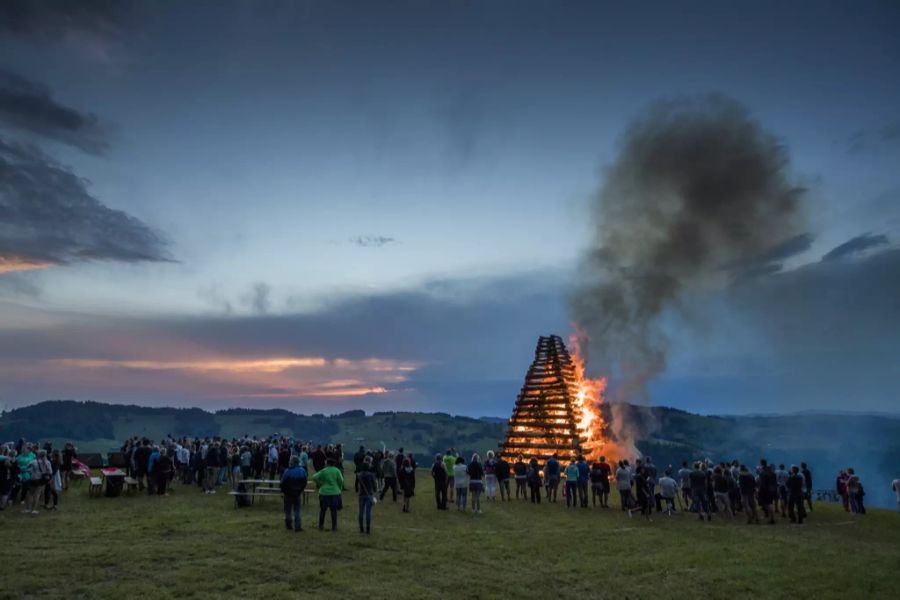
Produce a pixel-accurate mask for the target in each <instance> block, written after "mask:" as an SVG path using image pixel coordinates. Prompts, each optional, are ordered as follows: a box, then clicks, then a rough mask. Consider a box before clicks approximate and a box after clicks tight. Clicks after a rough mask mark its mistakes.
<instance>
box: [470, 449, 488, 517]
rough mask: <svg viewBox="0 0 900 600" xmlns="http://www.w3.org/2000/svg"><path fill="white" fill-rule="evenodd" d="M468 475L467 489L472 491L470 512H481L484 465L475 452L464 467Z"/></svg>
mask: <svg viewBox="0 0 900 600" xmlns="http://www.w3.org/2000/svg"><path fill="white" fill-rule="evenodd" d="M466 474H467V475H468V476H469V491H470V492H472V512H474V513H479V514H480V513H481V493H482V492H483V491H484V466H482V464H481V457H480V456H478V454H477V453H475V454H473V455H472V461H471V462H470V463H469V466H468V467H466Z"/></svg>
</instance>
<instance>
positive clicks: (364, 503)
mask: <svg viewBox="0 0 900 600" xmlns="http://www.w3.org/2000/svg"><path fill="white" fill-rule="evenodd" d="M372 463H373V458H372V457H371V456H366V457H365V458H363V463H362V465H361V466H360V470H359V471H358V472H357V474H356V480H357V482H358V483H359V485H358V486H357V487H358V490H359V514H358V515H357V517H356V519H357V521H359V532H360V533H363V532H365V533H372V507H373V506H374V505H375V492H376V491H377V490H378V482H377V481H376V480H375V471H374V469H373V467H372ZM445 489H446V488H445ZM364 519H365V529H363V520H364Z"/></svg>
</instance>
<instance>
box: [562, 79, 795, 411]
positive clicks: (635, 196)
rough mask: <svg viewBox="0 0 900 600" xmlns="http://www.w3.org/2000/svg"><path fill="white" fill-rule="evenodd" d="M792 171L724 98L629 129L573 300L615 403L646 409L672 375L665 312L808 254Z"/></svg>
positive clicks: (664, 109)
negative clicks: (655, 387) (659, 382)
mask: <svg viewBox="0 0 900 600" xmlns="http://www.w3.org/2000/svg"><path fill="white" fill-rule="evenodd" d="M788 168H789V159H788V154H787V151H786V150H785V148H784V146H782V145H781V143H780V142H779V141H778V139H777V138H776V137H775V136H774V135H772V134H771V133H769V132H767V131H766V130H765V129H763V128H762V127H761V126H760V124H759V123H758V122H757V121H756V120H754V119H753V118H752V117H751V116H750V114H749V112H748V111H747V109H746V108H745V107H744V106H742V105H741V104H740V103H738V102H736V101H734V100H732V99H729V98H726V97H723V96H719V95H713V96H703V97H699V98H687V99H678V100H668V101H661V102H657V103H655V104H653V105H652V106H651V107H650V108H649V109H648V110H647V111H646V112H645V113H644V114H643V115H641V116H640V117H639V118H638V119H636V120H635V121H634V122H633V123H632V124H631V125H630V126H629V127H628V129H627V130H626V131H625V134H624V137H623V139H622V140H621V148H620V151H619V154H618V156H617V157H616V159H615V161H614V162H613V163H612V165H611V166H610V167H609V169H608V171H607V172H606V173H605V177H604V180H603V185H602V187H601V188H600V189H599V190H598V192H597V193H596V196H595V199H594V203H593V207H592V208H593V214H592V218H593V227H594V229H593V238H592V244H591V247H590V249H589V251H588V252H587V253H586V255H585V256H584V259H583V261H582V264H581V269H580V277H579V285H578V287H577V289H576V290H575V293H574V294H573V295H572V298H571V305H572V313H573V316H574V320H575V322H576V323H577V325H578V326H579V328H580V329H581V332H580V335H581V337H582V340H581V341H582V344H581V345H582V348H586V349H587V351H588V361H589V362H588V367H589V370H590V371H591V372H593V373H602V374H606V375H608V376H610V380H611V382H612V396H611V398H612V399H613V400H624V401H631V402H634V401H644V400H646V399H647V383H648V382H649V381H650V379H652V378H653V377H654V376H656V375H658V374H659V373H661V372H662V371H663V370H664V369H665V366H666V347H667V341H666V338H665V336H664V334H663V333H662V330H661V329H660V327H659V320H660V317H661V315H663V314H664V313H665V312H666V311H668V310H670V309H675V308H678V307H680V306H682V305H683V304H684V303H683V300H685V299H686V298H687V297H688V296H690V295H691V293H692V292H698V291H701V290H704V289H708V288H714V287H716V286H719V285H722V284H724V283H727V282H728V281H729V280H733V279H735V278H742V277H745V276H746V275H747V271H748V270H758V269H759V267H760V264H761V263H766V264H770V263H771V261H772V257H773V256H775V255H776V254H777V255H778V256H777V257H778V259H779V260H780V259H783V258H785V256H784V254H785V253H786V250H785V249H786V248H794V249H795V250H796V251H802V250H803V249H805V248H806V247H808V245H809V244H808V237H807V236H802V235H798V234H801V233H802V229H801V221H802V218H801V217H802V210H801V202H802V197H803V190H802V189H800V188H798V187H796V186H795V185H794V184H792V183H791V181H790V177H789V173H788ZM788 254H790V253H788ZM775 268H776V270H777V268H780V266H776V267H775ZM614 429H615V424H614Z"/></svg>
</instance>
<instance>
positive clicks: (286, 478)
mask: <svg viewBox="0 0 900 600" xmlns="http://www.w3.org/2000/svg"><path fill="white" fill-rule="evenodd" d="M307 481H308V475H307V473H306V469H304V468H303V467H302V466H301V465H300V457H299V456H296V455H294V456H292V457H291V458H290V462H289V463H288V468H287V469H285V470H284V472H283V473H282V474H281V483H280V486H279V487H280V488H281V493H282V494H284V526H285V528H286V529H287V530H288V531H290V530H291V529H293V530H294V531H296V532H300V531H303V525H302V522H301V520H300V497H301V496H302V495H303V490H305V489H306V483H307ZM292 516H293V522H292V521H291V517H292Z"/></svg>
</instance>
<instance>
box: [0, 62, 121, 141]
mask: <svg viewBox="0 0 900 600" xmlns="http://www.w3.org/2000/svg"><path fill="white" fill-rule="evenodd" d="M0 124H3V125H6V126H8V127H11V128H14V129H16V130H18V131H21V132H26V133H28V134H31V135H35V136H38V137H39V138H44V139H49V140H53V141H57V142H61V143H63V144H68V145H70V146H74V147H76V148H78V149H80V150H82V151H84V152H87V153H88V154H94V155H101V154H103V153H104V152H105V151H106V149H107V148H108V146H109V141H108V139H107V132H106V131H104V129H103V128H102V127H101V125H100V120H99V119H98V117H97V115H94V114H92V113H83V112H80V111H78V110H75V109H73V108H70V107H68V106H64V105H62V104H60V103H59V102H57V101H56V99H54V98H53V94H52V92H51V91H50V89H49V88H48V87H46V86H44V85H41V84H39V83H35V82H33V81H30V80H28V79H26V78H25V77H22V76H21V75H19V74H17V73H13V72H11V71H8V70H6V69H0Z"/></svg>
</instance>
